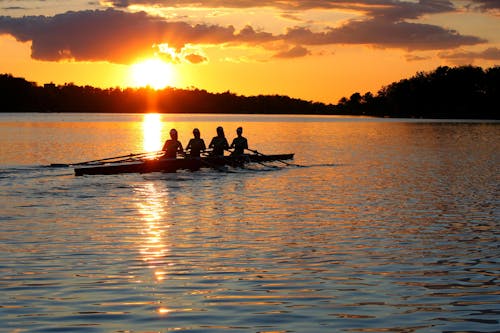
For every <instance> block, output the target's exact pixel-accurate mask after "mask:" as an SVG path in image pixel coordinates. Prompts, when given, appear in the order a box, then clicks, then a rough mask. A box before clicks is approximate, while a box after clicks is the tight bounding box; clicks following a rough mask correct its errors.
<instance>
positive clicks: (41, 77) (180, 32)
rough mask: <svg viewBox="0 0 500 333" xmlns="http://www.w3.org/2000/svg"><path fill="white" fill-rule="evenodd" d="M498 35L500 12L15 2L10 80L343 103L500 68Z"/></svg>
mask: <svg viewBox="0 0 500 333" xmlns="http://www.w3.org/2000/svg"><path fill="white" fill-rule="evenodd" d="M166 3H168V6H169V7H167V6H166V5H165V4H166ZM498 31H500V1H497V0H456V1H452V0H420V1H417V0H413V1H410V0H405V1H403V0H357V1H341V0H321V1H318V0H300V1H298V0H290V1H288V0H280V1H274V0H252V1H250V0H231V1H229V0H217V1H216V0H206V1H205V0H201V1H199V0H197V1H194V0H171V1H168V2H167V1H158V0H115V1H111V0H110V1H100V2H99V1H95V2H90V1H87V0H73V1H57V0H46V1H34V0H3V1H0V49H1V50H2V52H0V73H10V74H12V75H14V76H18V77H24V78H26V79H27V80H29V81H35V82H38V83H39V84H43V83H47V82H54V83H56V84H64V83H69V82H72V83H75V84H78V85H92V86H99V87H103V88H106V87H115V86H121V87H126V86H138V85H144V84H150V85H152V86H158V87H161V86H164V85H170V86H175V87H180V88H188V87H196V88H200V89H206V90H208V91H210V92H223V91H228V90H229V91H231V92H234V93H237V94H242V95H258V94H281V95H288V96H291V97H295V98H301V99H305V100H311V101H321V102H326V103H337V101H338V100H339V99H340V98H341V97H343V96H346V97H349V96H350V95H351V94H352V93H354V92H360V93H362V94H364V93H365V92H368V91H371V92H372V93H376V92H377V91H378V90H379V89H380V88H381V87H382V86H384V85H387V84H389V83H391V82H393V81H398V80H399V79H401V78H404V77H409V76H412V75H414V74H415V73H416V72H417V71H430V70H433V69H434V68H436V67H437V66H442V65H448V66H454V65H464V64H473V65H476V66H483V67H491V66H495V65H498V64H499V62H500V61H499V60H500V34H498ZM148 59H149V60H148ZM151 59H155V61H151ZM145 60H148V62H146V63H142V62H144V61H145ZM160 60H161V61H160ZM162 62H164V63H167V65H165V64H162ZM138 63H142V64H140V65H138Z"/></svg>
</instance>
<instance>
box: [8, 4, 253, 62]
mask: <svg viewBox="0 0 500 333" xmlns="http://www.w3.org/2000/svg"><path fill="white" fill-rule="evenodd" d="M2 33H4V34H11V35H13V36H14V37H15V38H16V39H17V40H18V41H22V42H26V41H32V47H31V48H32V49H31V51H32V57H33V58H35V59H38V60H47V61H59V60H63V59H74V60H83V61H86V60H88V61H97V60H105V61H110V62H116V63H130V62H133V61H135V60H136V59H137V58H141V57H147V56H151V55H152V53H153V52H154V49H153V46H154V45H156V44H161V43H168V44H169V45H170V46H172V47H174V48H177V49H181V48H182V47H183V46H184V45H186V43H188V42H189V43H194V44H204V43H207V44H219V43H224V42H229V41H232V40H234V39H235V29H234V28H233V27H232V26H228V27H221V26H216V25H203V24H198V25H194V26H193V25H190V24H188V23H183V22H167V21H164V20H163V19H160V18H158V17H152V16H148V15H147V14H146V13H144V12H140V13H126V12H122V11H118V10H114V9H107V10H104V11H100V10H95V11H91V10H88V11H80V12H67V13H64V14H58V15H55V16H53V17H45V16H25V17H22V18H11V17H7V16H0V34H2ZM245 35H246V36H245V39H248V40H250V39H251V38H252V36H251V32H250V31H248V30H247V31H245ZM255 35H257V34H255Z"/></svg>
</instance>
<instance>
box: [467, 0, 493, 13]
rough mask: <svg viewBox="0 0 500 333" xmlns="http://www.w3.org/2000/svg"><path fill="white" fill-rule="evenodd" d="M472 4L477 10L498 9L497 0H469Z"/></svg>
mask: <svg viewBox="0 0 500 333" xmlns="http://www.w3.org/2000/svg"><path fill="white" fill-rule="evenodd" d="M470 2H471V4H472V6H473V7H474V8H477V9H479V10H483V11H488V10H500V1H499V0H470Z"/></svg>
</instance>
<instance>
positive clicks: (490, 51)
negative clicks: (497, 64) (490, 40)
mask: <svg viewBox="0 0 500 333" xmlns="http://www.w3.org/2000/svg"><path fill="white" fill-rule="evenodd" d="M439 57H440V58H442V59H447V60H451V61H454V62H459V63H462V62H463V63H472V62H473V61H474V60H478V59H484V60H494V61H498V60H500V49H499V48H496V47H490V48H487V49H485V50H483V51H479V52H470V51H455V52H441V53H439Z"/></svg>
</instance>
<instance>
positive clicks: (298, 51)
mask: <svg viewBox="0 0 500 333" xmlns="http://www.w3.org/2000/svg"><path fill="white" fill-rule="evenodd" d="M309 54H311V52H310V51H309V50H308V49H306V48H304V47H302V46H300V45H297V46H294V47H292V48H291V49H290V50H287V51H284V52H279V53H277V54H275V55H274V57H275V58H300V57H305V56H306V55H309Z"/></svg>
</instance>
